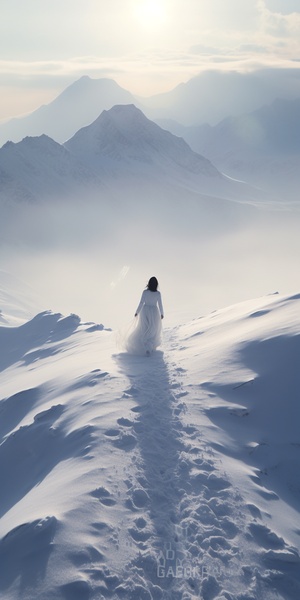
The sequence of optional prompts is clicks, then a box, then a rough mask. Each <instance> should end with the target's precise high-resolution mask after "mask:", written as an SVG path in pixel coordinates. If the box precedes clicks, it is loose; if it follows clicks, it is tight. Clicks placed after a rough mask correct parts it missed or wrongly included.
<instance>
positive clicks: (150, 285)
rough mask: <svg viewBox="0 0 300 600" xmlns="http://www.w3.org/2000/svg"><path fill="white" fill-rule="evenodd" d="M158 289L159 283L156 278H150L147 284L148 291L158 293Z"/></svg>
mask: <svg viewBox="0 0 300 600" xmlns="http://www.w3.org/2000/svg"><path fill="white" fill-rule="evenodd" d="M157 287H158V281H157V279H156V277H150V279H149V281H148V283H147V289H148V290H150V292H156V290H157Z"/></svg>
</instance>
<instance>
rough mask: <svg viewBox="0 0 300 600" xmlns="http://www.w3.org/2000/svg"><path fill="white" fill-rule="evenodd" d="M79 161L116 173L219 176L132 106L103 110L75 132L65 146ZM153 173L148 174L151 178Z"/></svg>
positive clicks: (177, 138)
mask: <svg viewBox="0 0 300 600" xmlns="http://www.w3.org/2000/svg"><path fill="white" fill-rule="evenodd" d="M65 146H66V148H67V149H68V150H70V151H71V152H72V153H74V154H75V155H77V156H79V157H80V159H81V160H82V161H90V162H92V163H93V165H94V166H95V165H96V164H97V165H98V166H99V165H100V164H101V163H102V164H104V163H105V165H106V167H107V165H108V163H109V166H110V168H111V169H112V171H113V172H115V170H117V171H118V172H120V167H121V166H122V164H123V167H124V168H125V166H126V169H127V168H128V166H129V165H131V168H132V169H133V170H134V172H135V173H137V172H138V171H139V170H140V169H141V168H142V169H144V170H145V169H148V170H149V169H151V168H153V167H155V169H156V172H157V173H158V172H165V173H166V172H168V173H170V172H172V174H173V177H176V175H177V174H178V170H179V171H182V172H184V173H185V177H186V176H187V173H190V174H191V173H193V174H202V175H206V176H209V177H211V176H213V177H216V176H220V174H219V172H218V171H217V169H216V168H215V167H214V166H213V165H212V164H211V163H210V162H209V161H208V160H207V159H205V158H204V157H203V156H200V155H199V154H196V153H195V152H193V151H192V150H191V148H190V147H189V146H188V144H187V143H186V142H185V141H184V140H183V139H182V138H179V137H177V136H175V135H173V134H172V133H170V132H169V131H166V130H164V129H161V127H159V125H156V123H153V121H150V120H149V119H148V118H147V117H146V116H145V115H144V113H143V112H142V111H141V110H140V109H139V108H137V107H136V106H135V105H134V104H132V103H131V104H126V105H115V106H113V107H112V108H111V109H110V110H104V111H103V112H102V113H101V115H100V116H99V117H98V118H97V119H96V120H95V121H94V122H93V123H92V124H91V125H88V126H87V127H84V128H83V129H81V130H80V131H78V132H77V133H76V134H75V136H74V137H73V138H72V139H71V140H69V141H68V142H67V143H66V144H65ZM153 174H154V172H153V171H152V175H153Z"/></svg>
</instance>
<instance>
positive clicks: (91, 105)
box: [0, 68, 300, 146]
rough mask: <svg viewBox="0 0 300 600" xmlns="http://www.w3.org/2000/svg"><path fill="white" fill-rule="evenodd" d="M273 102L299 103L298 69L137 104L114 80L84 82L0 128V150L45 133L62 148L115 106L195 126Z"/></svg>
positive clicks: (207, 83)
mask: <svg viewBox="0 0 300 600" xmlns="http://www.w3.org/2000/svg"><path fill="white" fill-rule="evenodd" d="M291 83H292V85H291ZM276 98H284V99H287V100H292V99H295V98H300V69H297V68H295V69H271V68H270V69H261V70H258V71H256V72H255V73H251V72H249V73H238V72H234V71H232V72H222V71H206V72H203V73H201V74H200V75H198V76H197V77H193V78H192V79H190V80H189V81H187V82H186V83H182V84H180V85H178V86H176V87H175V88H174V89H173V90H171V91H170V92H167V93H164V94H158V95H155V96H152V97H150V98H137V97H135V96H133V95H132V94H131V93H130V92H129V91H127V90H125V89H123V88H122V87H120V86H119V85H118V84H117V83H116V82H115V81H113V80H112V79H108V78H102V79H91V78H90V77H88V76H84V77H81V78H80V79H79V80H78V81H75V82H74V83H73V84H72V85H70V86H69V87H67V88H66V89H65V90H64V91H63V92H62V93H61V94H60V95H59V96H58V97H57V98H55V100H53V101H52V102H50V103H49V104H48V105H45V106H41V107H40V108H38V109H37V110H35V111H34V112H33V113H31V114H29V115H27V116H25V117H20V118H15V119H11V120H9V121H7V122H6V123H2V124H0V146H1V145H3V144H4V143H5V142H7V141H13V142H19V141H21V140H22V139H23V138H24V137H26V136H38V135H42V134H43V133H44V134H46V135H48V136H49V137H52V138H53V139H54V140H55V141H57V142H59V143H63V142H65V141H67V140H68V139H69V138H70V137H72V136H73V135H74V134H75V133H76V132H77V131H78V130H79V129H80V128H81V127H84V126H86V125H90V124H91V123H92V122H93V121H94V120H95V119H96V118H97V117H98V116H99V114H100V113H101V112H102V111H103V110H109V109H110V108H112V107H113V106H114V105H116V104H135V106H137V107H138V108H141V109H142V110H143V112H144V113H145V114H146V116H147V117H148V118H150V119H151V120H154V121H156V120H158V119H171V120H173V121H174V120H175V121H177V122H178V123H181V124H183V125H185V126H198V125H203V124H205V123H208V124H210V125H216V124H217V123H219V122H220V121H221V120H223V119H224V118H226V117H229V116H231V117H235V116H238V115H241V114H243V113H247V112H252V111H254V110H257V109H259V108H261V107H262V106H264V105H268V104H271V103H272V102H273V101H274V100H275V99H276Z"/></svg>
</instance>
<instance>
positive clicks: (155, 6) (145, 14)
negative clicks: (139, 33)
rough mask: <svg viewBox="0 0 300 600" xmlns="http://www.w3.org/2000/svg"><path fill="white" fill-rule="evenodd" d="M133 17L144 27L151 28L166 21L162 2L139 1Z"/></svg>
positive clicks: (155, 0) (154, 0)
mask: <svg viewBox="0 0 300 600" xmlns="http://www.w3.org/2000/svg"><path fill="white" fill-rule="evenodd" d="M134 12H135V16H136V18H137V20H138V21H139V22H140V24H141V25H143V26H144V27H150V28H153V27H155V26H157V25H162V24H163V23H164V22H165V20H166V9H165V6H164V2H163V0H161V1H159V0H139V1H138V2H137V3H136V6H135V11H134Z"/></svg>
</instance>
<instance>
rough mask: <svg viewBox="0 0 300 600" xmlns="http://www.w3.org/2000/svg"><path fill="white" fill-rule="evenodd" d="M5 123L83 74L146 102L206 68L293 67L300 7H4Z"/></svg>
mask: <svg viewBox="0 0 300 600" xmlns="http://www.w3.org/2000/svg"><path fill="white" fill-rule="evenodd" d="M0 8H1V21H0V57H1V58H0V92H1V93H0V119H4V118H8V117H11V116H14V115H18V114H23V113H26V112H27V111H31V110H33V109H34V108H37V107H38V106H39V105H40V104H42V103H47V102H49V101H51V100H52V99H53V98H54V97H55V96H56V95H57V94H58V93H59V92H61V91H62V90H63V89H64V88H65V87H66V86H67V85H68V84H70V83H71V82H72V81H74V80H75V79H77V78H79V77H80V76H81V75H90V76H91V77H103V76H105V77H112V78H113V79H115V80H116V81H117V82H118V83H119V84H120V85H121V86H123V87H125V88H126V89H128V90H129V91H131V92H132V93H134V94H138V95H141V96H143V95H151V94H154V93H157V92H161V91H167V90H169V89H172V88H173V87H174V86H175V85H177V84H178V83H180V82H182V81H187V80H188V79H190V78H191V77H193V76H194V75H196V74H198V73H199V72H200V71H202V70H203V69H207V68H217V69H220V68H222V69H239V70H244V69H255V68H258V67H259V66H261V65H268V66H271V65H272V66H274V65H275V66H278V67H282V66H285V67H286V66H294V67H295V68H296V67H297V65H298V64H299V62H298V61H299V60H300V0H110V1H109V2H106V1H104V0H43V1H42V0H26V2H24V0H0Z"/></svg>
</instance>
